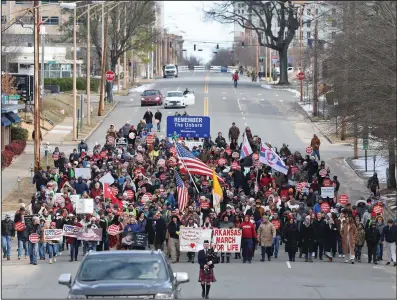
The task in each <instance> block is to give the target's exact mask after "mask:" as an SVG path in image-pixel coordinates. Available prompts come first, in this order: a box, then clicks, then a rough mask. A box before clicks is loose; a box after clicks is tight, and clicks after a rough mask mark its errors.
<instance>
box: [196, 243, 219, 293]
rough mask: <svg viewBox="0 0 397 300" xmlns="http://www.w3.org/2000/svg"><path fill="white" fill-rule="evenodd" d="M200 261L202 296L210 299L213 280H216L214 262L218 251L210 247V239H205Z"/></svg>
mask: <svg viewBox="0 0 397 300" xmlns="http://www.w3.org/2000/svg"><path fill="white" fill-rule="evenodd" d="M197 259H198V263H199V265H200V273H199V280H198V281H199V282H200V283H201V289H202V293H201V296H202V297H203V298H205V299H209V298H208V295H209V293H210V288H211V282H215V281H216V279H215V276H214V263H216V260H217V257H216V253H215V252H214V251H213V250H212V249H210V243H209V241H207V240H205V241H204V249H203V250H200V251H199V252H198V257H197Z"/></svg>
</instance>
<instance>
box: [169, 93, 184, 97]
mask: <svg viewBox="0 0 397 300" xmlns="http://www.w3.org/2000/svg"><path fill="white" fill-rule="evenodd" d="M182 96H183V94H182V93H181V92H170V93H167V97H182Z"/></svg>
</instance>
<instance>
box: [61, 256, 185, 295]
mask: <svg viewBox="0 0 397 300" xmlns="http://www.w3.org/2000/svg"><path fill="white" fill-rule="evenodd" d="M188 281H189V276H188V274H187V273H184V272H177V273H173V271H172V269H171V265H170V264H169V262H168V260H167V259H166V257H165V256H164V254H163V252H161V251H154V250H153V251H151V250H146V251H142V250H136V251H134V250H121V251H101V252H93V251H91V252H89V253H88V254H87V255H86V256H85V258H84V260H83V261H82V262H81V265H80V268H79V269H78V271H77V274H76V277H75V278H74V280H72V275H71V274H62V275H61V276H59V280H58V283H59V284H62V285H66V286H67V287H69V289H70V290H69V295H68V299H94V298H119V297H122V298H134V299H178V298H179V297H180V292H179V291H180V289H179V288H178V285H179V284H181V283H185V282H188Z"/></svg>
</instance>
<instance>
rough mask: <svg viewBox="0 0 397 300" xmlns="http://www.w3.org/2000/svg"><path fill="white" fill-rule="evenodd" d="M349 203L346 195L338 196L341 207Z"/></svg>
mask: <svg viewBox="0 0 397 300" xmlns="http://www.w3.org/2000/svg"><path fill="white" fill-rule="evenodd" d="M347 202H349V197H348V196H347V195H346V194H343V195H340V196H339V203H340V204H342V205H346V204H347Z"/></svg>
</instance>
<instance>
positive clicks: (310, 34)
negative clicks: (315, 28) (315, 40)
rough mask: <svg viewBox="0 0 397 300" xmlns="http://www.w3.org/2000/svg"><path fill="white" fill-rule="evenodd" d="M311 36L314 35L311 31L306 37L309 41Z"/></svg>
mask: <svg viewBox="0 0 397 300" xmlns="http://www.w3.org/2000/svg"><path fill="white" fill-rule="evenodd" d="M311 36H312V33H311V32H310V31H308V32H306V37H307V38H308V39H310V38H311Z"/></svg>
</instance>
